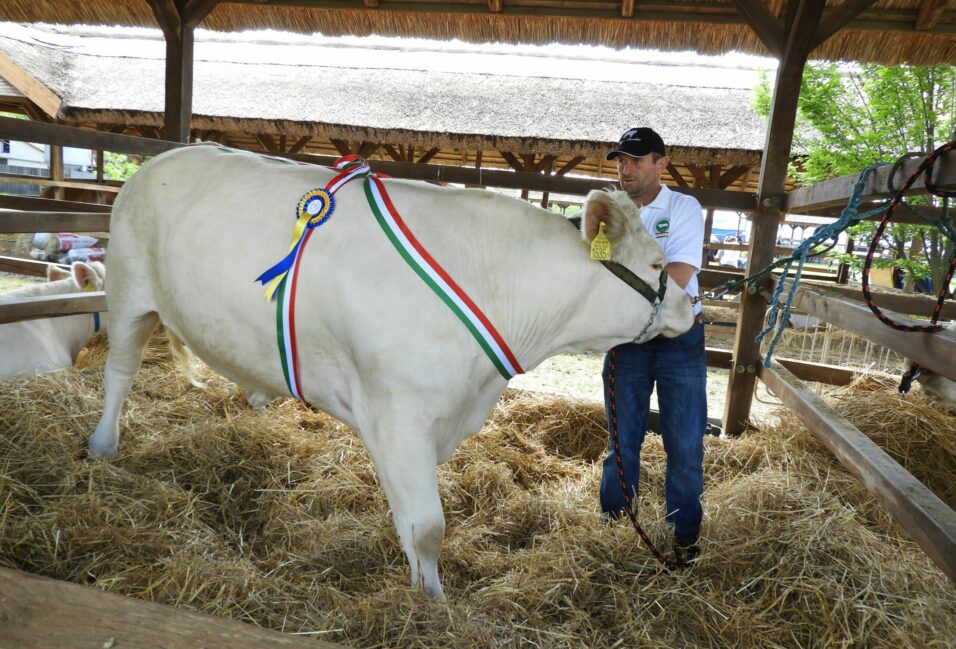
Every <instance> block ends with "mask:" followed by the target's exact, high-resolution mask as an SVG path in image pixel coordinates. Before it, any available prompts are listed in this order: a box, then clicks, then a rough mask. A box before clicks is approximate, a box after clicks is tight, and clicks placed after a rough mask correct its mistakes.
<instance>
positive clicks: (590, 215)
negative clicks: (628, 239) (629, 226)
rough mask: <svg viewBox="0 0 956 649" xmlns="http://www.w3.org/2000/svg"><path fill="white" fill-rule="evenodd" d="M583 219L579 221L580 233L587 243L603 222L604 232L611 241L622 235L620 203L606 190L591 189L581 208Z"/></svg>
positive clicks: (622, 222) (623, 224)
mask: <svg viewBox="0 0 956 649" xmlns="http://www.w3.org/2000/svg"><path fill="white" fill-rule="evenodd" d="M581 211H582V212H583V213H584V219H583V220H582V221H581V235H582V236H583V237H584V240H585V241H587V242H588V243H591V241H592V240H593V239H594V237H596V236H597V233H598V228H599V227H600V224H601V223H602V222H603V223H604V234H606V235H607V238H608V239H610V240H611V241H612V242H613V241H617V240H619V239H620V238H621V236H623V234H624V229H625V222H624V221H625V215H624V210H623V209H621V205H620V204H619V203H618V202H617V201H615V200H614V197H613V196H612V195H611V194H609V193H608V192H605V191H601V190H599V189H595V190H592V191H591V193H590V194H588V197H587V198H586V199H585V201H584V206H583V207H582V208H581Z"/></svg>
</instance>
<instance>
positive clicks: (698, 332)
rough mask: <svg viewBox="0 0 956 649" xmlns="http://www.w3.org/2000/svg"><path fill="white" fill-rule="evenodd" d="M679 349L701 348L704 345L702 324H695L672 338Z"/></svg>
mask: <svg viewBox="0 0 956 649" xmlns="http://www.w3.org/2000/svg"><path fill="white" fill-rule="evenodd" d="M674 340H675V341H676V342H677V345H678V346H679V347H680V348H681V349H686V350H692V349H697V348H700V349H703V347H704V325H703V324H695V325H694V326H692V327H691V328H690V329H688V330H687V331H685V332H684V333H682V334H681V335H679V336H678V337H677V338H675V339H674Z"/></svg>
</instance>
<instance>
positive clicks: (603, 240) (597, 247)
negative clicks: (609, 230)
mask: <svg viewBox="0 0 956 649" xmlns="http://www.w3.org/2000/svg"><path fill="white" fill-rule="evenodd" d="M591 259H593V260H594V261H610V260H611V241H610V239H608V238H607V235H606V234H604V221H601V222H600V223H599V224H598V233H597V236H596V237H594V240H593V241H591Z"/></svg>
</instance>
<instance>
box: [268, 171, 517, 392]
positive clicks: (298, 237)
mask: <svg viewBox="0 0 956 649" xmlns="http://www.w3.org/2000/svg"><path fill="white" fill-rule="evenodd" d="M335 169H336V170H338V171H340V172H341V173H339V174H338V175H337V176H336V177H335V178H333V179H332V180H331V181H329V183H328V184H327V185H326V186H325V188H324V189H313V190H311V191H309V192H307V193H306V194H305V195H304V196H303V197H302V198H301V199H300V200H299V203H298V205H297V207H296V224H295V227H294V229H293V236H292V243H291V245H290V247H289V252H288V254H287V255H286V256H285V257H284V258H283V259H282V260H281V261H280V262H279V263H277V264H275V265H274V266H273V267H272V268H270V269H269V270H267V271H266V272H264V273H263V274H262V275H260V276H259V277H258V278H257V280H256V281H259V282H261V283H263V284H265V285H266V297H267V298H268V299H270V300H275V301H276V302H277V304H276V337H277V342H278V345H279V359H280V361H281V363H282V374H283V376H284V377H285V381H286V385H287V386H288V388H289V392H290V393H291V394H292V396H293V397H295V398H296V399H299V400H302V401H304V400H305V399H304V398H303V397H302V392H301V382H300V378H299V362H298V344H297V338H296V329H295V296H296V293H297V291H296V288H297V285H298V279H299V262H300V261H301V259H302V254H303V252H304V250H305V247H306V244H307V243H308V242H309V239H310V238H311V236H312V233H313V232H314V230H315V228H316V227H318V226H320V225H323V224H324V223H326V222H327V221H328V220H329V218H331V216H332V212H333V211H334V209H335V200H334V194H335V192H336V191H338V190H339V189H340V188H341V187H342V186H344V185H345V184H346V183H348V182H349V181H351V180H353V179H355V178H359V177H364V178H365V195H366V198H368V202H369V206H370V207H371V208H372V213H373V214H374V215H375V219H376V221H378V223H379V225H380V226H381V227H382V230H383V231H384V232H385V234H386V236H387V237H388V239H389V241H391V242H392V245H394V246H395V249H396V250H397V251H398V253H399V254H400V255H401V256H402V258H403V259H404V260H405V261H406V263H408V265H409V266H411V268H412V270H414V271H415V273H416V274H417V275H418V276H419V277H420V278H421V279H422V281H424V282H425V284H427V285H428V286H429V288H431V289H432V290H433V291H434V292H435V294H436V295H438V297H439V298H441V300H442V301H443V302H444V303H445V304H446V305H447V306H448V308H449V309H451V310H452V312H453V313H454V314H455V315H456V316H458V319H459V320H461V322H462V323H463V324H464V325H465V327H466V328H467V329H468V331H470V332H471V334H472V335H473V336H474V337H475V340H476V341H477V342H478V344H479V345H480V346H481V348H482V350H484V352H485V354H487V356H488V358H489V359H490V360H491V362H492V364H493V365H494V366H495V368H496V369H497V370H498V372H499V373H500V374H501V376H503V377H504V378H505V379H510V378H511V377H513V376H514V375H515V374H521V373H523V372H524V370H523V369H521V365H520V364H519V363H518V361H517V359H516V358H515V357H514V354H512V353H511V350H510V349H508V345H507V344H506V343H505V341H504V339H503V338H502V337H501V334H499V333H498V331H497V330H496V329H495V328H494V326H493V325H492V324H491V321H490V320H488V318H487V317H486V316H485V314H484V313H482V312H481V310H480V309H479V308H478V307H477V306H476V305H475V303H474V302H473V301H472V300H471V298H470V297H468V295H467V294H466V293H465V292H464V291H463V290H462V288H461V287H460V286H459V285H458V284H457V283H456V282H455V280H453V279H452V278H451V276H449V275H448V273H447V272H445V270H444V269H443V268H442V267H441V266H440V265H439V264H438V262H436V261H435V259H434V258H433V257H432V256H431V255H430V254H428V251H426V250H425V249H424V248H423V247H422V245H421V243H420V242H419V241H418V239H416V238H415V235H414V234H412V232H411V230H410V229H409V228H408V225H407V224H406V223H405V221H404V220H403V219H402V218H401V216H400V215H399V214H398V212H397V211H396V209H395V206H394V205H392V201H391V199H390V198H389V196H388V192H386V190H385V186H384V184H383V183H382V181H381V178H379V177H378V176H377V175H375V174H373V173H371V170H370V168H369V166H368V164H367V163H366V162H365V160H363V159H362V158H360V157H358V156H346V157H344V158H340V159H339V160H337V161H336V163H335Z"/></svg>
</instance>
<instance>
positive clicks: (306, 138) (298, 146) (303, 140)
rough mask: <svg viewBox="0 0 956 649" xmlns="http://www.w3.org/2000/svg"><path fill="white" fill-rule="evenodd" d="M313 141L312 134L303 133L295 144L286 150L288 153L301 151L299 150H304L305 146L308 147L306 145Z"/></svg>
mask: <svg viewBox="0 0 956 649" xmlns="http://www.w3.org/2000/svg"><path fill="white" fill-rule="evenodd" d="M311 141H312V136H311V135H303V136H302V137H300V138H299V139H298V140H296V142H295V144H293V145H292V146H291V147H289V150H288V151H286V153H299V152H300V151H302V149H304V148H305V147H306V145H308V144H309V142H311Z"/></svg>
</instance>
